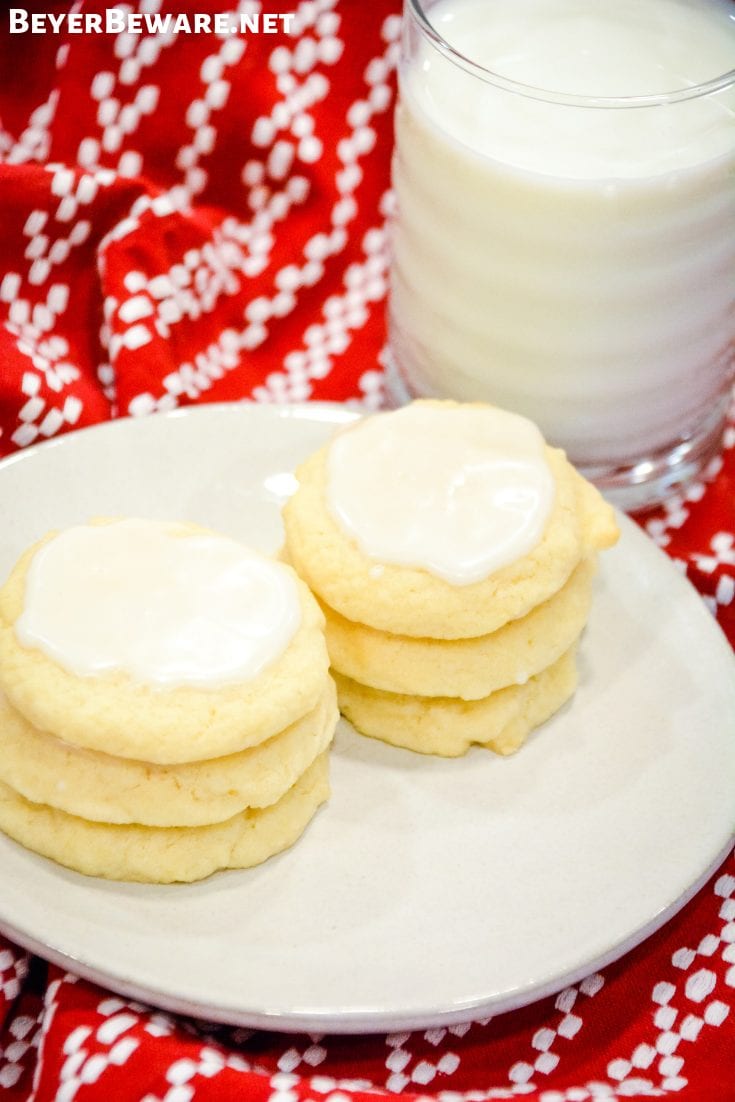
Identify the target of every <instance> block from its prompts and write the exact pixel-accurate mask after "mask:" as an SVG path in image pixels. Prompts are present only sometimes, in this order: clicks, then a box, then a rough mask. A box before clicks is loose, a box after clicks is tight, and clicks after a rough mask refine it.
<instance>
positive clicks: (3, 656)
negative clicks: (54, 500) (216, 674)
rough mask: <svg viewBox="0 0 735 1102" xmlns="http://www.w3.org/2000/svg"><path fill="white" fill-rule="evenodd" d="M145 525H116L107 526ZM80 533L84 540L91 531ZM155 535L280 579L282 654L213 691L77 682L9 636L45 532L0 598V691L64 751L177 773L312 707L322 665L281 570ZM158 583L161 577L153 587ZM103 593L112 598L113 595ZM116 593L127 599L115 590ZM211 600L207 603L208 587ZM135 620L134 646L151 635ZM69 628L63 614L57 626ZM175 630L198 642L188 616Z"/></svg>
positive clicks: (314, 611)
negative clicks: (284, 623)
mask: <svg viewBox="0 0 735 1102" xmlns="http://www.w3.org/2000/svg"><path fill="white" fill-rule="evenodd" d="M155 523H156V522H137V521H135V522H132V521H131V522H123V521H121V522H113V523H111V524H110V525H109V527H110V528H113V527H114V524H118V525H124V524H143V525H145V524H151V525H153V524H155ZM81 527H83V528H85V529H86V530H87V531H89V530H90V529H92V528H95V526H81ZM159 527H163V528H165V529H166V532H167V533H168V534H169V535H172V536H174V537H175V538H176V539H177V540H181V541H185V540H187V539H191V540H195V541H196V540H200V541H201V540H202V539H204V541H205V542H206V541H207V540H209V541H210V544H216V546H217V547H219V546H220V544H224V543H226V544H227V545H228V547H229V548H230V549H231V550H232V549H233V548H234V549H235V550H234V551H233V554H234V555H235V556H236V555H237V554H238V553H243V554H245V553H247V554H249V555H251V557H253V558H258V559H259V560H260V561H261V565H262V570H273V571H288V578H289V579H290V580H289V585H292V586H293V587H294V592H295V594H296V600H297V601H298V607H297V617H296V626H295V629H294V632H293V635H292V637H291V638H290V640H289V641H288V643H287V645H286V646H285V649H283V652H282V653H281V654H280V655H278V656H277V657H275V658H274V659H273V660H272V661H270V662H269V663H268V664H267V665H266V666H265V668H263V669H261V670H260V672H258V673H257V674H256V675H255V676H253V677H250V678H249V679H247V680H243V681H233V682H228V683H225V684H218V685H216V686H213V687H206V686H200V685H196V684H194V685H193V684H182V685H174V686H173V687H169V686H167V685H163V686H160V685H151V684H148V683H146V682H145V681H144V680H141V679H140V678H139V677H136V676H132V675H131V674H130V673H128V672H124V671H123V670H120V669H106V670H104V671H102V672H100V673H98V674H95V675H94V676H79V675H78V674H77V673H76V672H74V671H73V670H71V669H70V668H67V666H65V665H63V664H61V663H60V661H59V660H57V659H56V658H55V657H52V656H50V654H49V653H47V651H46V650H44V649H41V648H40V646H28V645H23V643H22V642H21V641H20V639H19V637H18V624H19V621H21V618H22V617H23V616H24V613H25V612H26V611H27V607H26V606H27V602H26V588H27V580H28V577H29V571H31V570H32V569H33V564H34V561H35V558H36V556H37V555H38V554H39V553H40V552H41V551H42V550H44V549H46V548H48V547H49V546H50V545H51V542H52V541H53V540H54V538H55V536H56V535H57V534H56V533H51V534H49V535H48V536H46V537H45V539H43V540H41V542H40V543H38V544H36V545H35V546H34V547H32V548H31V549H30V550H29V551H27V552H26V553H25V554H24V555H23V556H22V557H21V559H20V561H19V562H18V564H17V565H16V567H15V568H14V570H13V571H12V573H11V575H10V577H9V579H8V580H7V582H6V583H5V585H4V586H3V587H2V589H0V689H2V690H3V691H4V692H5V694H6V695H7V697H8V699H9V701H10V703H11V704H12V706H13V707H14V708H16V709H17V711H19V712H20V713H21V715H23V716H24V717H25V719H26V720H28V722H29V723H30V724H31V725H32V726H33V727H36V728H37V729H39V730H41V731H45V732H48V733H50V734H53V735H56V736H57V737H58V738H60V739H62V740H63V741H64V742H66V743H70V744H72V745H74V746H78V747H83V748H85V749H89V750H96V751H100V752H102V753H105V754H109V755H112V756H115V757H123V758H133V759H135V760H137V761H146V762H152V763H156V764H161V765H170V764H177V765H179V764H182V763H184V762H194V761H203V760H208V759H210V758H216V757H221V756H224V755H227V754H233V753H237V752H239V751H241V750H244V749H247V748H248V747H251V746H256V745H258V744H259V743H262V742H265V741H266V740H267V739H270V738H272V737H273V736H274V735H276V734H278V733H279V732H280V731H282V730H284V729H285V728H286V727H289V726H290V725H291V724H292V723H295V722H296V721H297V720H298V719H301V718H302V717H303V716H305V715H306V714H307V712H310V711H311V710H312V709H313V708H315V707H316V705H317V703H318V701H319V699H320V697H321V695H322V693H323V691H324V683H325V677H326V676H327V670H328V665H329V660H328V656H327V650H326V645H325V642H324V636H323V624H324V617H323V615H322V613H321V610H320V609H319V606H318V605H317V603H316V601H315V600H314V598H313V596H312V595H311V593H310V592H309V590H308V589H307V587H306V586H305V585H304V583H303V582H301V581H300V580H299V579H298V578H297V577H296V575H295V574H293V572H292V571H290V568H288V567H286V566H284V565H283V564H278V563H274V562H272V561H271V560H268V559H266V558H265V557H264V556H255V553H254V552H253V553H251V552H247V551H246V549H244V548H242V546H241V545H238V544H235V541H225V540H224V538H223V537H217V536H216V535H215V534H213V533H208V532H206V531H205V530H204V529H201V528H198V527H197V526H194V525H181V524H171V525H168V524H166V525H163V524H161V525H159ZM69 531H76V530H69ZM64 535H66V533H65V534H64ZM210 544H207V546H208V547H209V546H210ZM237 548H239V552H238V551H237V550H236V549H237ZM102 565H104V563H103V564H102ZM100 569H102V566H101V567H100ZM90 573H91V572H90ZM91 580H92V579H90V584H91ZM166 584H167V579H166V578H164V579H163V581H162V585H164V586H165V585H166ZM213 584H214V583H213ZM108 588H109V589H110V591H111V592H115V587H114V586H111V587H108ZM102 592H103V593H104V592H105V591H104V590H102ZM120 592H122V593H126V596H127V591H126V589H125V587H124V586H121V587H120ZM212 592H213V594H214V595H215V596H216V584H214V589H213V590H212ZM133 596H135V594H133ZM145 616H146V609H145V608H143V609H142V611H141V617H140V618H141V623H140V625H139V632H140V636H141V638H143V639H147V638H150V637H151V636H153V635H155V632H154V631H153V630H152V629H151V628H150V627H149V626H147V625H146V622H145ZM72 621H73V614H71V615H70V616H69V617H68V619H67V622H72ZM102 623H103V624H104V623H105V621H104V620H103V621H102ZM92 626H94V625H92ZM135 626H136V625H135V624H133V627H135ZM184 627H185V629H186V630H182V631H181V632H180V633H179V637H180V638H187V637H188V636H187V632H188V635H189V636H192V637H193V638H194V639H195V641H196V640H199V639H200V636H199V635H198V634H197V632H199V630H200V627H199V624H198V623H197V620H196V618H195V617H194V618H193V619H192V623H191V624H189V625H184ZM215 642H219V640H217V639H215ZM199 646H200V656H201V657H202V658H203V659H204V658H206V656H207V655H208V654H209V653H213V648H212V647H210V646H209V643H208V640H207V639H205V640H204V642H201V641H200V642H199ZM195 657H196V655H195ZM164 658H165V655H164Z"/></svg>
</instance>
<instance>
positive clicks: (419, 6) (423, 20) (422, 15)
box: [406, 0, 735, 108]
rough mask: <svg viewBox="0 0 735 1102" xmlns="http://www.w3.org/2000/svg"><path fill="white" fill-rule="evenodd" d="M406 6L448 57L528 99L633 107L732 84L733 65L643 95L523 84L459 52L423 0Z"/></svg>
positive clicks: (708, 92) (673, 100) (697, 94)
mask: <svg viewBox="0 0 735 1102" xmlns="http://www.w3.org/2000/svg"><path fill="white" fill-rule="evenodd" d="M406 9H407V10H409V11H410V12H411V14H412V15H413V16H414V18H415V20H416V23H417V26H418V27H419V30H420V31H421V32H422V33H423V34H424V35H425V37H426V38H428V39H429V41H430V42H431V44H432V45H433V46H434V47H435V48H436V49H437V50H439V52H440V53H442V54H443V55H444V56H445V57H446V58H447V59H448V60H449V61H451V62H452V63H453V64H454V65H457V66H458V67H459V68H461V69H464V71H465V72H467V73H469V74H470V75H471V76H476V77H477V78H478V79H479V80H482V81H484V82H485V83H486V84H493V85H495V86H496V87H497V88H502V89H503V90H505V91H507V92H516V93H517V94H519V95H522V96H527V97H528V98H530V99H535V100H545V101H546V102H547V103H560V104H566V105H568V106H570V107H603V108H605V107H606V108H633V107H658V106H661V105H662V104H667V103H678V102H681V101H683V100H691V99H698V98H699V97H701V96H708V95H711V94H712V93H714V92H721V91H722V90H723V89H724V88H727V87H729V86H730V85H735V69H729V70H728V71H727V72H726V73H722V74H720V75H719V76H716V77H712V78H711V79H710V80H706V81H702V83H700V84H692V85H690V86H689V87H687V88H675V89H673V90H672V91H670V92H659V93H656V94H654V95H642V96H584V95H580V94H578V93H573V92H555V91H554V90H553V89H552V88H539V87H536V86H535V85H533V84H524V83H523V82H522V81H519V80H514V79H513V78H512V77H505V76H502V74H500V73H496V72H494V70H492V69H488V68H486V67H485V66H484V65H480V63H479V62H477V61H473V60H472V58H469V57H467V56H466V55H465V54H463V53H461V52H460V51H459V50H457V49H456V48H455V47H454V46H452V45H451V44H450V43H449V42H447V40H446V38H444V37H443V35H441V34H440V33H439V31H438V30H437V29H436V27H435V26H434V24H433V23H432V22H431V20H430V19H429V17H428V15H427V13H426V11H425V5H424V0H406Z"/></svg>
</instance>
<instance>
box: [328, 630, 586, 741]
mask: <svg viewBox="0 0 735 1102" xmlns="http://www.w3.org/2000/svg"><path fill="white" fill-rule="evenodd" d="M335 680H336V682H337V693H338V698H339V705H340V709H341V711H342V713H343V714H344V715H345V716H346V717H347V719H348V720H349V721H350V722H351V723H352V724H353V726H354V727H355V728H356V729H357V730H358V731H359V732H360V734H363V735H368V736H369V737H370V738H375V739H380V740H381V741H383V742H388V743H391V744H392V745H393V746H401V747H404V748H405V749H407V750H415V751H418V752H419V753H421V754H437V755H439V756H441V757H458V756H459V755H461V754H464V753H465V752H466V751H467V750H468V748H469V747H470V746H471V745H472V744H477V745H479V746H485V747H487V749H489V750H494V751H495V753H497V754H512V753H514V751H516V750H517V749H518V748H519V747H520V746H521V745H522V744H523V742H525V740H526V739H527V738H528V735H529V734H530V733H531V731H532V730H533V729H534V728H535V727H538V726H539V724H541V723H543V722H544V721H545V720H547V719H548V718H549V717H550V716H552V715H553V714H554V712H556V711H558V709H559V708H561V706H562V705H563V704H564V703H565V702H566V701H567V700H568V699H569V698H570V697H571V696H572V694H573V693H574V690H575V688H576V684H577V672H576V666H575V661H574V648H572V649H570V650H569V651H567V652H566V654H564V655H562V657H561V658H559V659H558V660H557V661H556V662H555V663H554V664H553V665H552V666H550V667H548V668H547V669H546V670H543V671H542V672H541V673H539V674H537V675H536V677H532V678H531V679H530V680H529V681H528V682H527V683H526V684H525V685H512V686H510V687H508V688H505V689H499V690H498V691H497V692H495V693H491V694H490V695H489V696H487V697H485V698H484V699H482V700H472V701H464V700H458V699H456V698H452V697H421V696H406V695H401V694H396V693H386V692H383V691H382V690H380V689H370V688H367V686H365V685H360V684H359V683H358V682H356V681H351V680H350V679H349V678H346V677H343V676H342V675H341V674H336V675H335Z"/></svg>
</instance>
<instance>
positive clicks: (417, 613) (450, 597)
mask: <svg viewBox="0 0 735 1102" xmlns="http://www.w3.org/2000/svg"><path fill="white" fill-rule="evenodd" d="M417 410H418V414H419V416H423V414H422V413H421V411H422V410H429V411H433V412H440V413H441V417H442V418H444V416H445V414H446V416H447V417H450V418H451V417H454V416H455V414H457V413H460V414H462V415H464V414H465V413H467V412H468V411H481V412H482V411H488V410H492V407H486V406H482V405H480V404H477V405H472V406H466V405H465V406H461V405H460V404H459V403H456V402H433V401H431V402H417V403H413V404H412V405H411V406H409V407H406V408H405V409H403V410H399V411H397V412H395V413H390V414H378V415H376V418H380V417H383V418H394V419H395V420H394V421H393V422H391V426H392V429H395V442H394V445H393V450H394V451H395V453H396V456H397V458H396V465H397V467H398V468H399V469H397V470H396V473H395V479H394V480H393V481H394V482H397V481H398V480H400V479H401V478H402V477H404V472H403V471H402V470H401V469H400V467H401V463H400V448H401V446H402V439H401V433H402V431H403V429H402V427H401V426H402V425H404V424H405V423H407V422H405V421H401V422H400V424H399V421H398V419H399V418H404V419H405V418H407V417H409V416H411V417H414V418H415V417H416V411H417ZM492 412H493V413H495V414H497V413H499V411H492ZM503 416H505V417H507V418H514V415H510V414H508V415H503ZM369 420H373V419H372V418H371V419H369ZM434 420H435V421H436V424H437V425H439V418H435V419H434ZM514 420H515V421H518V422H520V421H523V422H524V424H525V426H529V425H530V423H529V422H525V419H521V418H514ZM387 423H388V422H387V421H386V422H381V424H387ZM364 424H367V422H365V423H364ZM362 426H363V422H358V423H357V424H356V426H355V427H353V426H350V427H348V428H347V429H345V430H343V433H344V435H345V437H346V436H347V435H348V434H349V433H351V432H355V433H357V432H359V431H360V430H361V428H362ZM530 428H532V429H534V431H536V432H537V430H535V427H534V426H530ZM431 431H432V427H431V426H430V427H429V429H428V430H427V434H426V442H427V447H426V448H425V450H424V452H423V453H422V456H421V460H422V461H423V460H424V459H425V458H426V457H430V456H431V454H432V447H433V446H434V440H433V439H432V437H431V436H430V435H428V433H430V432H431ZM340 435H341V434H340ZM510 435H512V434H509V438H510ZM334 446H335V445H334V443H333V444H331V445H327V446H325V447H324V448H322V449H321V450H320V451H318V452H317V453H316V454H315V455H313V456H312V457H311V458H310V459H308V460H307V461H306V462H305V463H304V464H303V465H302V466H301V467H300V468H299V470H298V472H297V476H298V481H299V489H298V491H297V493H296V494H294V496H293V497H292V498H291V499H290V500H289V501H288V502H287V503H286V505H285V507H284V510H283V518H284V525H285V530H286V551H287V554H288V557H289V559H290V561H291V562H292V564H293V566H294V568H295V569H296V571H297V573H298V574H299V575H300V576H301V577H302V578H303V579H304V581H306V583H307V584H308V585H309V587H310V588H311V589H312V590H313V591H314V593H316V594H317V595H318V596H319V597H320V598H321V599H322V600H323V601H324V602H325V603H326V604H327V605H329V606H330V607H331V608H333V609H334V610H335V611H337V612H338V613H339V614H340V615H341V616H343V617H345V618H346V619H347V620H351V621H353V622H357V623H362V624H366V625H368V626H370V627H372V628H375V629H377V630H379V631H384V632H389V633H391V634H396V635H405V636H412V637H419V638H427V637H428V638H433V639H460V638H468V637H476V636H481V635H488V634H490V633H492V632H495V631H497V630H498V628H501V627H502V626H503V625H504V624H507V623H508V622H509V621H510V620H515V619H518V618H520V617H522V616H525V615H526V614H527V613H528V612H530V611H531V609H532V608H535V607H536V605H539V604H542V603H543V602H545V601H548V600H549V598H550V597H552V596H553V594H555V593H557V592H558V591H559V590H560V589H561V587H562V586H563V585H564V584H565V582H566V581H567V579H568V578H569V577H570V575H571V573H572V571H573V570H574V569H575V567H576V566H577V565H578V564H579V563H580V561H581V560H582V559H584V558H587V557H589V556H590V555H592V554H593V553H594V552H595V551H597V550H601V549H602V548H605V547H609V546H611V545H612V544H613V543H614V542H615V540H616V539H617V535H618V530H617V525H616V523H615V518H614V513H613V510H612V509H611V507H610V506H609V505H607V504H606V503H605V502H604V501H603V499H602V498H601V497H600V495H599V494H598V492H597V491H596V490H595V489H594V487H592V486H590V485H589V484H588V483H586V482H585V481H584V479H582V478H581V477H580V475H578V474H577V472H576V471H575V470H574V468H573V467H572V466H571V465H570V464H569V463H568V462H567V460H566V458H565V456H564V453H563V452H561V451H558V450H557V449H554V448H548V447H546V448H544V446H543V441H542V440H541V438H540V436H539V454H540V456H541V457H542V458H543V457H545V464H544V466H545V467H546V469H548V472H549V475H550V480H551V485H552V495H551V498H550V503H549V510H548V518H547V520H546V522H545V524H544V526H543V529H542V530H541V532H540V534H539V538H538V541H537V542H536V543H535V544H534V545H533V546H532V547H531V550H529V551H528V552H527V553H524V554H522V555H521V556H520V557H518V558H516V559H514V560H512V561H507V562H506V564H505V565H502V566H500V567H499V568H497V569H493V570H492V571H491V572H490V573H489V574H488V575H487V576H485V577H482V578H480V580H476V581H473V582H471V583H470V584H452V583H451V582H450V581H447V580H446V578H445V577H441V576H438V575H437V574H436V573H433V572H431V571H430V570H429V569H427V568H424V567H416V566H409V565H398V564H396V563H391V562H387V561H380V560H378V559H376V558H374V557H368V555H366V554H365V553H364V552H363V551H362V550H361V548H360V546H358V542H357V540H356V539H355V538H353V537H352V536H351V535H350V534H349V533H348V531H347V530H346V528H345V526H344V524H343V523H340V522H339V521H338V520H337V518H336V516H335V515H334V513H333V511H332V509H331V507H330V504H329V486H330V452H331V448H332V447H334ZM411 447H412V441H411V440H410V439H409V440H407V441H406V443H405V448H406V454H407V455H408V454H411ZM391 458H392V456H391ZM438 470H439V473H440V474H442V473H443V472H442V471H441V469H440V468H438ZM345 477H346V476H345ZM411 477H412V478H413V477H414V475H413V474H412V475H411ZM343 481H344V479H343ZM460 481H461V480H460ZM409 485H410V483H409ZM391 488H392V483H391V479H390V477H389V475H388V474H386V473H385V472H381V473H379V475H378V481H377V483H376V484H373V481H372V480H371V477H370V469H369V463H368V465H367V473H366V471H365V470H362V471H361V472H360V478H359V479H357V481H356V483H355V486H354V495H355V500H357V501H359V502H365V501H373V500H374V501H375V502H379V504H380V506H381V507H382V508H384V510H385V513H384V515H385V516H386V517H390V518H392V523H393V524H394V526H395V528H397V529H398V530H399V531H400V530H401V524H403V525H404V527H405V530H406V531H407V532H409V533H410V530H411V528H412V525H413V523H414V519H415V518H414V517H413V516H412V515H410V513H411V506H410V495H408V496H407V495H406V494H405V493H401V495H399V496H398V497H396V498H395V500H394V499H393V497H392V496H391ZM524 492H525V491H524ZM419 496H420V498H421V500H424V498H425V497H426V496H427V491H426V487H425V486H422V494H421V495H419ZM405 501H408V502H409V504H408V506H407V508H404V507H403V506H404V503H405ZM472 508H474V506H473V507H472ZM472 508H470V509H469V510H468V509H467V508H465V517H466V516H467V515H468V513H469V515H470V516H471V515H472ZM376 512H377V510H376ZM482 515H483V509H482V508H481V507H480V506H478V507H477V508H476V509H475V512H474V516H475V517H477V518H479V517H481V516H482ZM452 523H453V522H452V517H451V515H447V516H446V518H445V520H444V526H445V527H446V528H447V529H449V528H451V525H452ZM439 527H440V526H439V524H437V523H435V524H434V526H433V529H431V530H433V531H439ZM468 527H470V528H471V525H469V526H468Z"/></svg>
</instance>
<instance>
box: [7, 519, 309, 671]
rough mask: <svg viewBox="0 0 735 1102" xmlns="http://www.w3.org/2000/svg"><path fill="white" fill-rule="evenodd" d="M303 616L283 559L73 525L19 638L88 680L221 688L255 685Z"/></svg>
mask: <svg viewBox="0 0 735 1102" xmlns="http://www.w3.org/2000/svg"><path fill="white" fill-rule="evenodd" d="M300 619H301V610H300V604H299V597H298V591H297V588H296V584H295V582H294V579H293V577H292V575H291V574H290V573H289V572H288V571H287V570H286V568H285V567H283V566H282V565H281V564H280V563H277V562H273V561H272V560H270V559H267V558H264V557H263V556H261V555H258V554H256V552H254V551H251V550H249V549H248V548H246V547H243V546H242V545H241V544H239V543H237V542H236V541H235V540H231V539H227V538H225V537H223V536H217V535H210V534H206V533H202V534H199V533H197V534H191V532H189V533H187V531H186V529H185V528H183V527H182V526H181V525H176V524H170V523H166V522H160V521H148V520H122V521H115V522H114V523H112V524H102V525H80V526H78V527H74V528H69V529H68V530H67V531H65V532H62V533H61V534H60V535H58V536H56V537H54V539H52V540H51V541H50V542H49V543H47V544H45V545H44V546H43V547H42V548H41V549H40V550H39V551H38V552H37V553H36V555H35V556H34V557H33V560H32V562H31V565H30V568H29V571H28V577H27V581H26V590H25V605H24V610H23V613H22V615H21V616H20V617H19V619H18V621H17V623H16V626H15V632H16V635H17V638H18V640H19V642H20V643H21V644H22V645H23V646H26V647H37V648H39V649H40V650H42V651H43V652H44V653H45V654H47V655H48V657H49V658H51V659H52V660H53V661H54V662H56V663H58V665H60V666H62V667H64V669H67V670H69V671H70V672H71V673H74V674H76V675H78V676H80V677H93V676H96V675H99V674H103V673H106V672H109V671H122V672H124V673H127V674H129V675H130V676H131V677H132V678H134V679H135V680H138V681H142V682H145V683H147V684H149V685H152V686H153V687H156V688H170V687H174V686H177V685H192V686H198V687H200V688H216V687H218V686H220V685H225V684H229V683H232V682H244V681H249V680H251V679H252V678H254V677H255V676H256V675H257V674H258V673H260V671H261V670H263V669H264V668H265V667H266V666H268V665H269V664H270V663H271V662H273V661H274V660H275V659H277V658H278V657H279V656H280V655H281V654H282V653H283V651H284V650H285V649H286V647H287V646H288V643H289V641H290V640H291V639H292V637H293V635H294V633H295V632H296V630H297V628H298V626H299V623H300Z"/></svg>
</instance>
